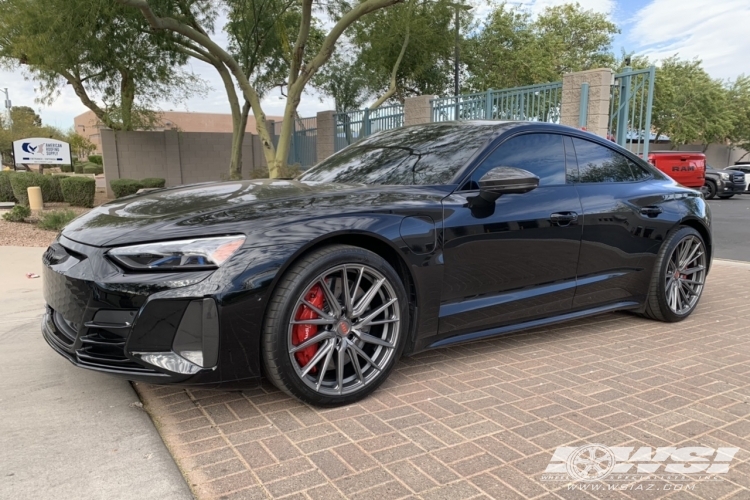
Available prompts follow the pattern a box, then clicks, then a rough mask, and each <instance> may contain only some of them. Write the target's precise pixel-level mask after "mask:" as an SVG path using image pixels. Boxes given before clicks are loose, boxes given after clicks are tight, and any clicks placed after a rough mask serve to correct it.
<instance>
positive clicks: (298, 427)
mask: <svg viewBox="0 0 750 500" xmlns="http://www.w3.org/2000/svg"><path fill="white" fill-rule="evenodd" d="M749 323H750V265H747V264H734V263H728V262H721V261H715V262H714V268H713V270H712V272H711V275H710V277H709V279H708V284H707V288H706V290H705V293H704V295H703V299H702V302H701V305H700V306H699V308H698V310H697V312H696V313H695V314H694V315H693V316H692V317H691V318H690V319H689V320H687V321H685V322H683V323H680V324H678V325H668V324H664V323H658V322H653V321H648V320H645V319H640V318H637V317H634V316H632V315H628V314H608V315H604V316H599V317H596V318H592V319H588V320H584V321H578V322H575V323H568V324H563V325H559V326H556V327H549V328H545V329H537V330H534V331H531V332H528V333H523V334H518V335H513V336H507V337H501V338H496V339H493V340H488V341H483V342H475V343H472V344H468V345H462V346H457V347H452V348H446V349H440V350H435V351H431V352H427V353H423V354H420V355H418V356H415V357H412V358H407V359H404V360H403V361H402V362H401V363H400V364H399V365H398V366H397V369H396V371H395V372H394V373H393V374H392V375H391V377H390V379H389V380H388V381H387V382H386V383H385V384H384V385H383V387H382V388H381V389H380V390H378V391H377V392H376V393H375V395H373V396H372V397H370V398H368V399H366V400H364V401H362V402H361V403H359V404H355V405H352V406H349V407H345V408H338V409H334V410H319V409H316V408H312V407H309V406H305V405H302V404H300V403H298V402H297V401H295V400H292V399H290V398H289V397H287V396H285V395H284V394H282V393H280V392H278V391H276V390H275V389H272V388H270V387H269V386H266V385H264V386H263V387H262V388H259V389H257V390H252V391H246V392H243V393H240V392H218V391H207V390H193V389H190V390H184V389H177V388H170V387H161V388H157V387H153V386H145V385H139V386H138V389H139V391H140V393H141V396H142V398H143V400H144V402H145V403H146V407H147V409H148V410H149V411H150V412H151V415H152V416H153V418H154V420H155V421H156V422H157V425H158V427H159V429H160V431H161V433H162V435H163V437H164V440H165V441H166V442H167V444H168V446H169V447H170V449H171V451H172V453H173V454H174V456H175V458H176V460H177V462H178V464H179V465H180V466H181V468H182V470H183V472H184V473H185V475H186V477H187V479H188V482H189V483H190V485H191V487H192V488H193V490H194V492H195V493H196V495H197V496H198V497H199V498H232V499H235V498H269V497H273V498H279V497H286V496H289V497H288V498H313V499H318V498H319V499H334V498H344V497H347V498H366V499H377V500H380V499H387V498H401V497H409V496H411V497H412V498H424V499H449V500H459V499H463V498H498V499H513V498H544V499H558V498H565V499H567V498H576V499H579V498H580V499H583V498H586V499H590V498H608V499H617V498H649V499H651V498H710V499H724V498H731V499H732V500H740V499H750V462H748V460H749V459H750V418H749V415H750V324H749ZM589 443H600V444H602V445H606V446H609V447H616V446H623V447H633V448H634V449H636V450H637V449H638V448H640V447H651V448H654V449H656V448H657V447H677V448H679V447H683V446H700V447H710V448H719V447H730V448H732V447H734V448H739V449H740V450H739V451H738V452H737V453H736V455H735V456H734V460H732V461H731V462H730V465H729V467H730V468H729V472H728V473H727V474H722V475H721V476H722V479H720V480H718V481H710V482H709V481H704V482H679V481H676V480H673V481H672V482H664V481H654V480H642V481H641V482H639V483H635V484H634V483H632V482H631V483H626V482H623V483H616V482H611V481H606V482H603V483H590V484H589V483H581V482H578V483H571V482H570V481H564V482H559V481H558V482H550V481H544V480H542V475H543V472H544V471H545V468H546V467H547V466H548V464H549V463H550V459H551V458H552V455H553V452H554V451H555V449H556V448H557V447H560V446H571V447H577V446H581V445H584V444H589ZM667 456H669V453H667ZM673 460H674V458H670V461H673ZM663 471H664V469H663V468H662V469H661V471H660V472H663ZM631 472H632V471H631ZM582 485H583V486H582ZM608 485H609V487H613V486H619V487H620V488H623V489H621V490H619V491H615V490H609V491H608V490H606V488H607V487H608ZM583 487H586V488H587V489H586V490H585V491H584V490H583V489H582V488H583ZM594 487H600V488H602V489H600V490H594V491H591V488H594ZM572 488H577V489H572ZM679 488H682V489H681V490H679V491H675V490H676V489H679Z"/></svg>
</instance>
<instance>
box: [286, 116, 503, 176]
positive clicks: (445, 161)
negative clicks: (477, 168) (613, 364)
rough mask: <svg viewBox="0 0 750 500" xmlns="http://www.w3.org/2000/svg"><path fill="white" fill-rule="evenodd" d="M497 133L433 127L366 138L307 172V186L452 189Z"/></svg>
mask: <svg viewBox="0 0 750 500" xmlns="http://www.w3.org/2000/svg"><path fill="white" fill-rule="evenodd" d="M495 130H496V127H493V126H488V125H471V124H468V123H455V122H454V123H434V124H430V125H426V126H421V127H406V128H401V129H395V130H389V131H386V132H383V133H380V134H377V135H375V136H372V137H369V138H366V139H364V140H362V141H360V142H358V143H356V144H354V145H352V146H349V147H348V148H346V149H344V150H342V151H340V152H338V153H336V154H335V155H333V156H331V157H330V158H328V159H326V160H324V161H323V162H321V163H319V164H318V165H316V166H315V167H313V168H312V169H310V170H308V171H307V172H305V173H304V174H302V176H301V177H300V178H299V180H300V181H302V182H314V183H322V182H326V183H327V182H335V183H344V184H381V185H383V184H397V185H429V184H447V183H448V182H450V180H451V179H452V178H453V177H454V176H455V175H456V173H457V172H458V171H459V169H460V168H461V167H463V166H464V165H466V162H467V161H469V159H470V158H471V157H472V156H473V155H474V153H475V152H476V151H477V149H478V148H480V147H481V146H482V145H483V144H485V143H486V142H487V140H488V139H489V138H490V136H491V135H492V134H493V132H494V131H495Z"/></svg>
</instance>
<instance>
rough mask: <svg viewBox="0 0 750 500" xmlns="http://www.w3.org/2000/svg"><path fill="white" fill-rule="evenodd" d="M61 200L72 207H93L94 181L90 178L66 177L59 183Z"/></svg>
mask: <svg viewBox="0 0 750 500" xmlns="http://www.w3.org/2000/svg"><path fill="white" fill-rule="evenodd" d="M60 187H61V188H62V194H63V199H64V200H65V202H66V203H70V204H71V205H72V206H74V207H87V208H91V207H93V206H94V194H95V193H96V181H95V180H94V179H92V178H91V177H66V178H65V179H63V180H62V181H60Z"/></svg>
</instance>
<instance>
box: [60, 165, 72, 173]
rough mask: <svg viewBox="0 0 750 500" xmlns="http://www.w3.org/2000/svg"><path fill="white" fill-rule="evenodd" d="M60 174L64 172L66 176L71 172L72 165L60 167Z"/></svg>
mask: <svg viewBox="0 0 750 500" xmlns="http://www.w3.org/2000/svg"><path fill="white" fill-rule="evenodd" d="M60 172H65V173H66V174H69V173H71V172H73V165H60Z"/></svg>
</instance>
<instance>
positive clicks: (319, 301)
mask: <svg viewBox="0 0 750 500" xmlns="http://www.w3.org/2000/svg"><path fill="white" fill-rule="evenodd" d="M305 300H306V301H307V302H309V303H310V304H312V305H314V306H315V307H317V308H318V309H323V289H322V288H320V285H314V286H313V287H312V288H310V291H309V292H307V295H305ZM317 317H318V314H317V313H316V312H315V311H313V310H312V309H310V308H309V307H307V306H306V305H304V304H302V305H301V306H299V309H298V310H297V314H295V315H294V319H295V320H296V321H304V320H306V319H315V318H317ZM317 333H318V325H306V324H303V325H294V329H293V330H292V344H294V345H300V344H301V343H302V342H305V341H306V340H307V339H309V338H310V337H312V336H314V335H315V334H317ZM316 352H318V344H313V345H311V346H309V347H305V348H304V349H302V350H300V351H297V352H295V353H294V357H295V359H296V360H297V363H299V365H300V366H305V365H307V363H309V362H310V360H311V359H312V358H313V356H315V353H316ZM316 370H317V367H313V369H312V370H310V372H311V373H315V371H316Z"/></svg>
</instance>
